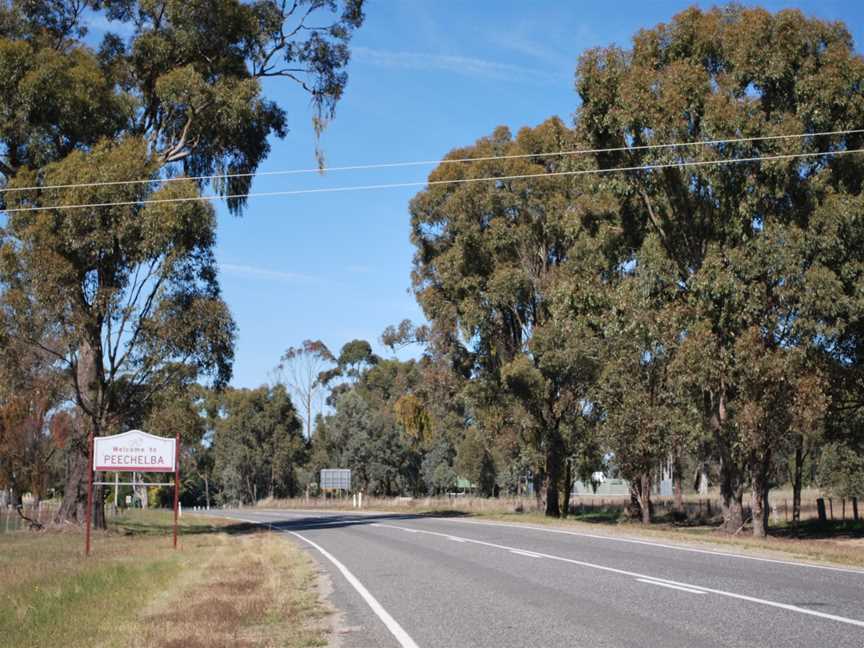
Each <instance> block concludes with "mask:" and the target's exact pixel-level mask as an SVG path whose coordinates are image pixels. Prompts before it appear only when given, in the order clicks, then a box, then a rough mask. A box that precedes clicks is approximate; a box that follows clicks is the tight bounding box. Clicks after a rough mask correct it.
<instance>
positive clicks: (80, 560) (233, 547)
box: [0, 512, 327, 648]
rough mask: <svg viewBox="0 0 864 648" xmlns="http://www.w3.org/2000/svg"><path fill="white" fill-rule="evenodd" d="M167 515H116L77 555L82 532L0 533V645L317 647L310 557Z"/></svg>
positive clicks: (221, 526) (241, 531) (320, 620)
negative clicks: (174, 543)
mask: <svg viewBox="0 0 864 648" xmlns="http://www.w3.org/2000/svg"><path fill="white" fill-rule="evenodd" d="M183 531H184V535H183V536H182V538H181V547H182V549H181V551H177V552H175V551H174V550H173V549H172V548H171V539H170V516H169V515H168V514H166V513H158V512H151V513H148V514H141V513H138V514H137V515H134V516H130V517H124V518H119V519H118V520H117V521H116V522H115V524H114V526H113V529H112V530H111V531H110V532H108V533H98V534H95V537H94V548H93V554H92V555H91V557H90V558H89V559H86V560H85V559H84V557H83V551H82V549H83V542H82V537H81V534H80V532H78V531H74V532H73V531H66V532H56V531H51V532H40V533H31V532H21V533H10V534H3V535H2V536H0V644H2V645H8V646H22V647H23V646H34V647H35V646H64V647H65V646H69V647H75V646H82V647H83V646H88V648H89V647H90V646H105V647H109V646H147V647H150V646H166V647H167V646H184V647H185V646H193V647H194V646H277V645H278V646H289V647H291V648H295V647H297V648H299V647H301V646H322V645H326V630H327V629H326V627H325V626H326V623H325V617H326V615H327V611H326V609H325V608H324V606H323V604H322V603H321V602H320V600H319V596H318V592H317V588H316V572H315V568H314V565H313V563H312V562H311V559H309V558H308V557H307V556H306V555H305V554H304V553H302V552H301V550H300V549H299V548H298V547H297V546H296V545H294V544H293V543H292V542H290V541H288V539H287V538H285V537H284V536H275V535H272V534H270V533H267V532H260V531H257V530H255V529H253V528H251V527H249V526H247V525H231V524H230V523H229V522H227V521H223V520H215V519H214V520H211V519H209V518H207V519H205V518H195V517H192V516H186V517H184V528H183Z"/></svg>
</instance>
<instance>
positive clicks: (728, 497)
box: [709, 383, 744, 533]
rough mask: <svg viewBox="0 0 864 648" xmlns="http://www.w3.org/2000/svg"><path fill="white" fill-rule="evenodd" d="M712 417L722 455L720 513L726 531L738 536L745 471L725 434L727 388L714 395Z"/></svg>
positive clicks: (742, 505)
mask: <svg viewBox="0 0 864 648" xmlns="http://www.w3.org/2000/svg"><path fill="white" fill-rule="evenodd" d="M710 400H711V415H710V419H709V426H710V428H711V431H712V432H713V433H714V438H715V440H716V443H717V450H718V452H719V455H720V509H721V512H722V513H723V527H722V528H723V530H724V531H725V532H726V533H737V532H738V531H740V530H741V528H742V527H743V526H744V486H743V481H744V480H743V471H742V469H741V466H739V465H738V463H737V462H736V461H735V460H734V458H733V450H732V448H731V446H730V442H729V439H727V436H726V434H725V429H724V428H725V427H726V419H727V416H728V414H727V411H726V391H725V385H724V384H722V383H721V387H720V390H719V391H718V392H716V393H714V394H711V395H710Z"/></svg>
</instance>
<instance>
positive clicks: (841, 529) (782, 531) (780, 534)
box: [769, 520, 864, 540]
mask: <svg viewBox="0 0 864 648" xmlns="http://www.w3.org/2000/svg"><path fill="white" fill-rule="evenodd" d="M769 533H770V535H771V536H774V537H777V538H793V539H797V540H827V539H835V540H841V539H849V538H853V539H854V538H864V521H862V520H858V521H857V522H854V521H852V520H846V521H845V522H842V521H838V520H834V521H826V522H820V521H819V520H804V521H803V522H800V523H799V524H798V526H797V527H795V526H793V525H792V524H791V523H790V524H788V525H787V524H784V525H783V526H778V527H773V528H771V529H769Z"/></svg>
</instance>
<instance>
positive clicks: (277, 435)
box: [213, 385, 307, 503]
mask: <svg viewBox="0 0 864 648" xmlns="http://www.w3.org/2000/svg"><path fill="white" fill-rule="evenodd" d="M213 452H214V460H215V468H214V471H215V472H216V473H217V474H218V475H220V477H221V479H222V481H223V482H225V486H227V492H226V495H227V496H228V499H229V500H233V501H236V500H238V499H239V500H240V501H242V502H247V503H255V502H257V501H258V500H260V499H263V498H264V497H293V496H295V495H297V494H298V493H299V491H300V486H301V485H300V484H299V481H298V479H297V468H298V466H299V465H301V464H302V463H304V462H305V461H306V455H307V447H306V442H305V440H304V439H303V434H302V426H301V425H300V422H299V420H298V419H297V415H296V412H295V410H294V407H293V405H292V404H291V398H290V397H289V395H288V392H287V391H286V390H285V388H284V387H283V386H282V385H276V386H275V387H272V388H268V387H259V388H258V389H229V390H226V391H225V393H224V394H223V395H222V396H221V398H220V404H219V419H218V420H217V422H216V429H215V435H214V439H213Z"/></svg>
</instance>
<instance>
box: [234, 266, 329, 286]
mask: <svg viewBox="0 0 864 648" xmlns="http://www.w3.org/2000/svg"><path fill="white" fill-rule="evenodd" d="M219 269H220V270H221V271H222V272H223V273H224V274H226V275H232V276H235V277H246V278H248V279H264V280H266V281H280V282H282V283H293V284H320V283H324V281H323V280H322V279H321V278H320V277H314V276H311V275H305V274H301V273H298V272H283V271H281V270H271V269H270V268H260V267H258V266H250V265H240V264H236V263H220V264H219Z"/></svg>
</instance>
